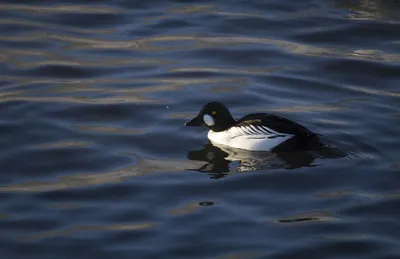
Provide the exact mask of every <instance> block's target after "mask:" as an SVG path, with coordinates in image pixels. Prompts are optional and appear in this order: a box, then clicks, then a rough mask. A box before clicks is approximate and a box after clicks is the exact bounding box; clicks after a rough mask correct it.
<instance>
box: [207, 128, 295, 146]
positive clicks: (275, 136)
mask: <svg viewBox="0 0 400 259" xmlns="http://www.w3.org/2000/svg"><path fill="white" fill-rule="evenodd" d="M291 137H293V135H290V134H281V133H278V132H276V131H273V130H271V129H270V128H267V127H261V126H243V127H232V128H230V129H228V130H226V131H221V132H214V131H212V130H210V131H209V132H208V139H209V140H210V141H211V142H212V143H215V144H219V145H224V146H228V147H233V148H239V149H245V150H251V151H270V150H271V149H272V148H274V147H276V146H278V145H279V144H281V143H283V142H285V141H286V140H288V139H289V138H291Z"/></svg>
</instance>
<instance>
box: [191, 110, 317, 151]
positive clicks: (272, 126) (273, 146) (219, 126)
mask: <svg viewBox="0 0 400 259" xmlns="http://www.w3.org/2000/svg"><path fill="white" fill-rule="evenodd" d="M185 125H186V126H206V127H208V128H209V129H210V131H209V132H208V139H209V140H210V141H211V143H213V144H216V145H217V146H218V145H222V146H228V147H232V148H239V149H244V150H249V151H279V150H281V149H283V150H286V148H287V147H289V146H290V149H296V148H303V147H305V146H308V144H309V143H316V142H319V139H318V135H319V134H316V133H313V132H311V131H310V130H308V129H307V128H305V127H303V126H301V125H299V124H298V123H296V122H294V121H291V120H288V119H285V118H282V117H279V116H276V115H272V114H266V113H253V114H249V115H246V116H244V117H243V118H241V119H239V120H237V121H236V120H235V119H234V118H233V117H232V115H231V113H230V112H229V110H228V108H227V107H226V106H225V105H223V104H222V103H220V102H209V103H207V104H205V105H204V106H203V108H202V109H201V110H200V112H199V114H198V115H197V116H196V117H195V118H193V119H192V120H190V121H188V122H186V123H185Z"/></svg>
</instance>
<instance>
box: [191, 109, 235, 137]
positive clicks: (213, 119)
mask: <svg viewBox="0 0 400 259" xmlns="http://www.w3.org/2000/svg"><path fill="white" fill-rule="evenodd" d="M235 123H236V121H235V119H234V118H233V117H232V115H231V113H230V112H229V110H228V108H226V106H225V105H223V104H222V103H219V102H209V103H207V104H206V105H204V106H203V108H201V110H200V112H199V114H198V115H197V116H196V117H195V118H193V119H192V120H191V121H188V122H186V123H185V125H186V126H206V127H208V128H209V129H211V130H212V131H215V132H218V131H224V130H227V129H229V128H230V127H232V126H234V125H235Z"/></svg>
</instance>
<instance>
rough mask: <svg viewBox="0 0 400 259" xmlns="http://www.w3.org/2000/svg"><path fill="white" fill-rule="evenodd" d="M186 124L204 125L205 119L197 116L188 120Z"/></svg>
mask: <svg viewBox="0 0 400 259" xmlns="http://www.w3.org/2000/svg"><path fill="white" fill-rule="evenodd" d="M185 126H203V121H202V120H201V119H200V118H199V117H198V116H197V117H194V118H193V119H191V120H190V121H188V122H186V123H185Z"/></svg>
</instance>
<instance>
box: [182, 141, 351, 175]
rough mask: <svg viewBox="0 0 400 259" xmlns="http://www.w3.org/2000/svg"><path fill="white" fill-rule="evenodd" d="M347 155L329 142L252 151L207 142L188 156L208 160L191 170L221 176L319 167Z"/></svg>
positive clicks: (197, 159) (193, 158)
mask: <svg viewBox="0 0 400 259" xmlns="http://www.w3.org/2000/svg"><path fill="white" fill-rule="evenodd" d="M346 155H347V154H346V152H344V151H342V150H340V149H338V148H335V147H329V146H327V145H325V146H322V147H320V148H319V149H316V150H296V151H288V152H249V151H246V150H240V149H231V148H227V147H223V146H214V145H212V144H207V145H204V147H203V148H202V149H199V150H192V151H190V152H189V153H188V155H187V157H188V159H190V160H195V161H204V162H206V163H205V164H204V165H202V166H201V167H199V168H197V169H192V170H195V171H199V172H206V173H208V174H209V175H210V176H211V178H213V179H219V178H222V177H224V176H227V175H229V174H235V173H236V172H248V171H256V170H272V169H296V168H301V167H316V166H321V165H322V162H323V161H322V159H337V158H344V157H346Z"/></svg>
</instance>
